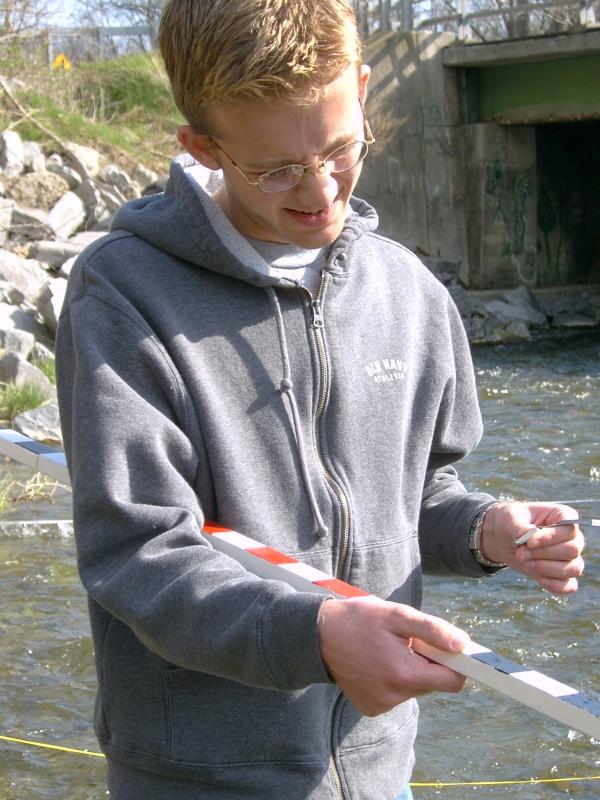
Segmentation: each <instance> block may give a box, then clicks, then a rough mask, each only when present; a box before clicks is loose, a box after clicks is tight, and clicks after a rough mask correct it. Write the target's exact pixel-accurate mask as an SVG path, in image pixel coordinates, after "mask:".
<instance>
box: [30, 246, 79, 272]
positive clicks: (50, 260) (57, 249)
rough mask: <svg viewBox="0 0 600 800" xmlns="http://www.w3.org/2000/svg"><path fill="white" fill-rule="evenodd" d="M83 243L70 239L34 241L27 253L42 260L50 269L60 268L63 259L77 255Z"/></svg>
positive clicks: (63, 261)
mask: <svg viewBox="0 0 600 800" xmlns="http://www.w3.org/2000/svg"><path fill="white" fill-rule="evenodd" d="M83 248H84V245H83V244H81V245H79V244H76V243H75V242H73V240H72V239H68V240H66V241H64V240H62V241H52V240H50V241H47V240H45V239H44V240H42V241H40V242H34V243H33V244H32V245H31V247H30V248H29V255H30V256H31V258H35V259H37V260H38V261H43V262H44V264H47V265H48V266H49V267H51V268H52V269H56V270H58V269H60V268H61V267H62V265H63V264H64V263H65V261H68V260H69V259H70V258H72V257H73V256H78V255H79V253H81V251H82V250H83Z"/></svg>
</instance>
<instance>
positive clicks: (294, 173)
mask: <svg viewBox="0 0 600 800" xmlns="http://www.w3.org/2000/svg"><path fill="white" fill-rule="evenodd" d="M364 129H365V138H364V139H357V140H355V141H352V142H348V143H347V144H342V145H340V146H339V147H336V148H335V150H333V151H332V152H331V153H329V155H326V156H324V157H323V158H321V159H319V160H318V161H314V162H313V163H312V164H286V165H285V166H284V167H277V168H276V169H270V170H269V171H268V172H265V173H263V174H262V175H259V176H258V178H256V179H252V178H249V177H248V176H247V175H246V173H245V172H243V171H242V170H241V169H240V168H239V167H238V165H237V164H236V163H235V161H234V160H233V159H232V158H231V156H230V155H229V153H227V152H225V150H223V148H222V147H221V146H220V145H219V144H218V142H216V141H215V140H214V139H213V142H214V144H215V146H216V148H217V149H218V150H220V151H221V153H223V155H224V156H226V157H227V159H228V160H229V161H230V162H231V163H232V164H233V166H234V167H235V168H236V170H237V171H238V172H239V173H240V175H241V176H242V177H243V178H245V179H246V180H247V181H248V183H249V184H250V185H251V186H256V188H257V189H259V190H260V191H261V192H265V193H266V194H276V193H277V192H287V191H289V190H290V189H293V188H294V186H297V185H298V184H299V183H300V181H301V180H302V179H303V178H304V174H305V172H306V171H307V170H309V169H313V168H316V169H317V170H318V171H319V172H323V171H324V172H326V173H327V174H328V175H331V174H332V173H338V172H348V170H351V169H354V168H355V167H357V166H358V165H359V164H360V162H361V161H364V159H365V158H366V157H367V153H368V152H369V145H371V144H373V143H374V142H375V137H374V136H373V133H372V131H371V126H370V125H369V122H368V120H367V118H366V117H364Z"/></svg>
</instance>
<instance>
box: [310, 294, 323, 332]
mask: <svg viewBox="0 0 600 800" xmlns="http://www.w3.org/2000/svg"><path fill="white" fill-rule="evenodd" d="M310 305H311V308H312V312H313V328H322V327H323V314H322V313H321V302H320V300H319V298H316V299H315V300H313V301H312V302H311V304H310Z"/></svg>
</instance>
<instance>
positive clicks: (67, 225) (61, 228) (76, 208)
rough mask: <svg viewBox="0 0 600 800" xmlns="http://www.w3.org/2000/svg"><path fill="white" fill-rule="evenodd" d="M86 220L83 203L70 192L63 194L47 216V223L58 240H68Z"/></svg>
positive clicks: (85, 210)
mask: <svg viewBox="0 0 600 800" xmlns="http://www.w3.org/2000/svg"><path fill="white" fill-rule="evenodd" d="M86 218H87V209H86V207H85V203H84V202H83V200H82V199H81V198H80V197H79V196H78V195H77V194H75V192H72V191H68V192H66V193H65V194H63V196H62V197H61V198H60V200H59V201H58V202H57V203H56V204H55V205H54V206H53V207H52V209H51V211H50V213H49V214H48V222H49V223H50V226H51V228H52V230H53V231H54V234H55V236H56V238H58V239H68V238H69V236H71V234H73V233H75V231H77V230H79V228H81V227H82V225H83V224H84V222H85V221H86Z"/></svg>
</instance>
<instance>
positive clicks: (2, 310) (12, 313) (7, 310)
mask: <svg viewBox="0 0 600 800" xmlns="http://www.w3.org/2000/svg"><path fill="white" fill-rule="evenodd" d="M0 330H3V331H9V330H20V331H29V333H32V334H33V335H34V336H35V338H36V339H37V340H40V339H41V340H44V339H47V337H48V332H47V331H46V328H45V327H44V326H43V325H42V324H41V323H40V322H38V320H37V318H36V312H35V310H34V309H24V308H19V307H18V306H14V305H9V304H8V303H2V302H0Z"/></svg>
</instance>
